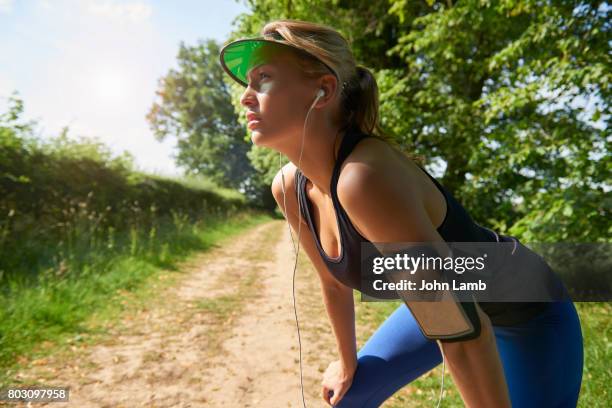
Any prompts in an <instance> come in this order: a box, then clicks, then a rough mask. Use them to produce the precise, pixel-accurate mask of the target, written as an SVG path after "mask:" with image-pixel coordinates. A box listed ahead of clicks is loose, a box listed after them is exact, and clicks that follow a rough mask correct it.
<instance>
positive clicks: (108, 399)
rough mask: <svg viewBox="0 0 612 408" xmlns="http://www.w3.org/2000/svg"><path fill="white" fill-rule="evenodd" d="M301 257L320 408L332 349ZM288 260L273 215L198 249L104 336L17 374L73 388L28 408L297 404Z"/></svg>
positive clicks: (303, 313)
mask: <svg viewBox="0 0 612 408" xmlns="http://www.w3.org/2000/svg"><path fill="white" fill-rule="evenodd" d="M294 238H295V236H294ZM305 258H306V254H305V253H304V252H303V251H302V250H300V264H299V266H298V271H297V278H296V294H297V297H298V302H297V303H298V317H299V318H300V331H301V336H302V358H303V365H304V385H305V389H306V403H307V404H308V406H309V407H323V406H326V404H325V403H324V402H323V401H322V400H321V398H320V396H319V392H320V386H319V383H320V380H321V375H322V372H323V371H324V370H325V368H326V367H327V365H328V364H329V362H330V361H332V360H333V359H334V358H335V354H334V350H335V346H334V343H333V337H332V336H331V334H330V333H331V332H330V328H329V323H328V321H327V319H326V317H325V316H326V315H325V310H324V308H323V305H322V303H321V299H320V294H319V287H318V281H317V278H316V274H315V273H314V271H313V270H312V266H311V265H310V263H309V262H308V261H307V259H305ZM293 263H294V256H293V245H292V243H291V239H290V236H289V232H288V229H287V225H286V224H285V223H283V222H281V221H272V222H270V223H266V224H263V225H260V226H257V227H255V228H253V229H252V230H249V231H248V232H246V233H244V234H242V235H240V236H238V237H236V239H234V240H233V241H231V243H230V242H228V243H226V244H223V245H221V246H218V247H216V248H213V249H212V250H210V251H208V252H206V253H204V254H202V255H201V256H198V258H197V259H196V261H195V262H193V267H192V268H190V269H191V270H190V271H189V272H188V274H186V276H185V277H183V278H181V280H180V281H179V282H178V284H176V285H174V286H171V287H170V288H167V289H166V290H164V291H163V292H161V293H160V295H159V299H157V300H152V301H151V302H150V304H148V305H147V307H144V308H141V309H139V310H137V311H132V312H129V313H125V316H122V320H121V323H120V324H117V325H115V326H113V328H112V329H113V330H112V331H110V332H109V334H108V336H106V339H105V340H104V341H101V342H98V343H97V344H96V345H93V346H88V347H85V348H81V349H79V348H77V349H76V350H75V352H74V354H73V355H72V357H70V358H69V359H67V360H66V359H61V358H59V357H57V358H53V357H49V358H48V359H46V360H45V363H44V364H38V365H37V364H36V362H34V364H33V365H32V366H31V367H30V368H29V369H27V370H24V371H23V372H21V373H18V376H19V377H20V378H22V379H27V380H30V379H31V380H35V379H43V378H44V379H45V380H44V383H45V384H48V385H57V386H66V385H67V386H70V387H71V389H70V402H69V403H49V404H40V403H39V404H35V405H34V404H32V406H40V407H42V406H49V407H57V408H59V407H62V406H70V407H145V406H146V407H298V406H301V403H302V399H301V392H300V375H299V360H298V357H299V354H298V339H297V333H296V327H295V320H294V313H293V303H292V296H291V293H292V286H291V283H292V282H291V276H292V272H293ZM12 406H15V405H14V404H13V405H12Z"/></svg>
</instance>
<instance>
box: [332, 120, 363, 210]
mask: <svg viewBox="0 0 612 408" xmlns="http://www.w3.org/2000/svg"><path fill="white" fill-rule="evenodd" d="M369 136H370V135H368V134H365V133H362V132H360V131H359V130H358V129H355V128H349V129H348V130H347V131H346V133H345V134H344V137H343V138H342V142H341V143H340V148H339V149H338V158H337V159H336V162H335V163H334V171H333V173H332V179H331V185H330V192H331V195H332V198H335V199H336V200H337V197H334V196H336V194H337V193H336V187H337V185H338V178H339V176H340V167H342V163H344V160H346V158H347V157H348V155H349V154H350V153H351V152H352V151H353V149H354V148H355V146H356V145H357V143H359V142H360V141H361V140H362V139H364V138H366V137H369Z"/></svg>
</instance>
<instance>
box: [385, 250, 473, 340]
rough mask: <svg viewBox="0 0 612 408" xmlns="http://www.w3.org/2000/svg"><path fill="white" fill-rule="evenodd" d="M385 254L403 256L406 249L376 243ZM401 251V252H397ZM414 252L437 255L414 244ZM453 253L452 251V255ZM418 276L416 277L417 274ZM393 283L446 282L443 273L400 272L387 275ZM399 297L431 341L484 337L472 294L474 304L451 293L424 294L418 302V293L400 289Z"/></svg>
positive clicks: (448, 291)
mask: <svg viewBox="0 0 612 408" xmlns="http://www.w3.org/2000/svg"><path fill="white" fill-rule="evenodd" d="M376 245H377V248H378V250H379V252H380V253H382V254H391V255H392V254H394V253H400V254H403V253H404V251H405V250H406V247H405V246H402V244H401V243H379V244H376ZM398 250H401V251H400V252H397V251H398ZM412 250H415V251H417V252H419V253H423V252H424V253H426V254H432V255H434V256H435V255H437V252H434V249H433V248H432V246H431V245H427V244H422V245H413V247H412ZM450 253H451V254H452V251H451V252H450ZM415 273H416V275H415ZM385 276H386V277H387V279H388V280H389V282H394V283H399V282H401V281H402V280H404V279H406V278H409V279H412V280H414V279H416V280H417V281H418V280H419V279H423V280H428V281H446V278H445V276H444V274H443V273H442V272H440V271H436V270H434V271H422V270H421V271H416V272H415V271H412V272H410V271H397V272H392V273H388V274H385ZM396 292H397V294H398V295H399V298H400V299H401V300H402V301H403V302H404V304H405V305H406V307H408V309H409V310H410V312H411V313H412V315H413V316H414V318H415V320H416V321H417V323H418V325H419V328H420V329H421V332H422V333H423V335H424V336H425V337H426V338H428V339H430V340H440V341H442V342H454V341H463V340H470V339H473V338H476V337H478V336H479V335H480V330H481V327H480V326H481V325H480V318H479V316H478V312H477V310H476V299H475V298H474V296H473V295H472V296H471V298H472V300H470V301H462V302H460V301H458V300H457V297H456V295H455V294H454V292H453V291H451V290H432V291H422V292H420V294H422V296H421V297H420V299H419V300H415V298H416V297H415V294H414V291H408V292H403V291H402V290H396Z"/></svg>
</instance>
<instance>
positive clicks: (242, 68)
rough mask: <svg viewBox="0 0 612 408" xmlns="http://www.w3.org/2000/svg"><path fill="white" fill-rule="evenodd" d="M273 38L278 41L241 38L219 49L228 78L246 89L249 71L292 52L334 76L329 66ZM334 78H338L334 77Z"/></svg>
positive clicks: (299, 49)
mask: <svg viewBox="0 0 612 408" xmlns="http://www.w3.org/2000/svg"><path fill="white" fill-rule="evenodd" d="M273 37H274V38H279V40H275V39H271V38H264V37H258V38H243V39H239V40H236V41H233V42H231V43H229V44H226V45H225V46H224V47H223V48H222V49H221V53H220V55H219V59H220V60H221V67H222V68H223V70H224V71H225V72H227V73H228V74H229V76H231V77H232V78H233V79H234V80H235V81H237V82H238V83H239V84H240V85H242V86H243V87H245V88H246V87H247V86H248V85H249V84H248V80H247V74H248V73H249V71H250V70H251V69H253V68H255V67H257V66H259V65H262V64H265V63H267V62H268V61H269V60H270V59H271V58H272V57H273V56H275V55H277V54H279V53H281V52H286V51H288V50H292V51H297V52H300V53H303V54H306V55H308V56H310V57H311V58H314V59H315V60H317V61H319V62H321V63H322V64H323V65H325V66H326V67H327V68H328V69H329V70H330V72H331V73H332V74H334V75H336V73H335V72H334V70H333V69H331V68H330V67H329V65H327V64H325V63H324V62H323V61H321V60H320V59H318V58H317V57H315V56H314V55H312V54H310V53H308V52H306V51H304V50H303V49H301V48H297V47H295V46H293V45H289V44H287V43H286V42H284V40H282V37H280V35H278V34H276V33H275V35H274V36H273ZM336 77H338V76H337V75H336Z"/></svg>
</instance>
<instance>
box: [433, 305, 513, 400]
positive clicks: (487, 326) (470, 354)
mask: <svg viewBox="0 0 612 408" xmlns="http://www.w3.org/2000/svg"><path fill="white" fill-rule="evenodd" d="M476 310H477V311H478V315H479V317H480V321H481V332H480V336H478V337H477V338H475V339H472V340H467V341H458V342H453V343H445V342H440V344H441V345H442V350H443V353H444V356H445V358H446V362H447V364H448V369H449V371H450V373H451V375H452V376H453V380H454V381H455V384H456V385H457V388H459V392H460V393H461V397H462V398H463V401H464V402H465V404H466V407H468V408H478V407H500V408H511V404H510V396H509V394H508V387H507V386H506V378H505V376H504V370H503V366H502V364H501V361H500V360H499V354H498V353H497V344H496V343H495V334H494V333H493V327H492V326H491V321H490V320H489V317H488V316H487V315H486V314H485V313H484V312H483V311H482V309H480V307H479V306H478V304H476Z"/></svg>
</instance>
